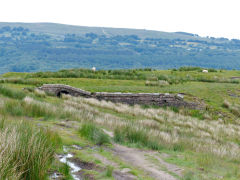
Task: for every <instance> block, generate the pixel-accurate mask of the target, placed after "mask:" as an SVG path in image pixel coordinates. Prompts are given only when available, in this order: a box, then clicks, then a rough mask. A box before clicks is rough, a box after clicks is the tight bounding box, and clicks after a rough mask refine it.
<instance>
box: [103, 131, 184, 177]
mask: <svg viewBox="0 0 240 180" xmlns="http://www.w3.org/2000/svg"><path fill="white" fill-rule="evenodd" d="M103 131H104V132H105V133H106V134H108V135H109V136H110V137H113V133H112V132H110V131H107V130H105V129H103ZM113 145H114V148H113V152H114V154H115V155H117V156H118V157H119V158H120V159H122V160H123V161H125V162H127V163H129V164H131V165H133V166H135V167H138V168H140V169H142V170H144V171H145V172H146V173H148V175H149V176H151V177H153V178H154V179H159V180H176V178H175V177H174V176H172V175H170V174H169V173H168V172H170V173H172V174H175V175H177V176H180V177H181V176H182V174H181V172H182V169H180V168H178V167H177V166H176V165H173V164H169V163H167V162H165V161H164V160H163V159H161V158H160V157H159V155H158V154H159V153H158V152H156V151H145V150H140V149H135V148H129V147H126V146H122V145H119V144H113ZM153 161H154V162H153ZM163 169H164V170H163Z"/></svg>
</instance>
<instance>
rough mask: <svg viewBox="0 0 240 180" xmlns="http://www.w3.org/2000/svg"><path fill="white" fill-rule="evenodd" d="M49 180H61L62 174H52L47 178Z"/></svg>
mask: <svg viewBox="0 0 240 180" xmlns="http://www.w3.org/2000/svg"><path fill="white" fill-rule="evenodd" d="M49 178H50V179H51V180H57V179H61V178H62V174H60V173H58V172H54V173H53V174H51V175H50V177H49Z"/></svg>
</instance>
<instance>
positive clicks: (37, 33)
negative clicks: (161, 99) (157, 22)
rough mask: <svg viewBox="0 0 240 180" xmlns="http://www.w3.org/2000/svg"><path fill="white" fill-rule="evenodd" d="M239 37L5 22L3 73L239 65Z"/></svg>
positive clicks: (0, 32)
mask: <svg viewBox="0 0 240 180" xmlns="http://www.w3.org/2000/svg"><path fill="white" fill-rule="evenodd" d="M239 49H240V40H237V39H232V40H228V39H226V38H213V37H209V38H203V37H199V36H198V35H196V34H191V33H186V32H176V33H167V32H160V31H149V30H137V29H118V28H100V27H83V26H70V25H62V24H53V23H0V73H5V72H36V71H57V70H59V69H65V68H91V67H93V66H94V67H96V68H97V69H130V68H147V67H148V68H155V69H169V68H178V67H182V66H201V67H205V68H217V69H239V67H240V50H239Z"/></svg>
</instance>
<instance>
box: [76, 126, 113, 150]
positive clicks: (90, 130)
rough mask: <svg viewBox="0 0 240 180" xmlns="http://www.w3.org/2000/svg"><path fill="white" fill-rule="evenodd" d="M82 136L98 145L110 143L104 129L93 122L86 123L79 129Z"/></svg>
mask: <svg viewBox="0 0 240 180" xmlns="http://www.w3.org/2000/svg"><path fill="white" fill-rule="evenodd" d="M79 133H80V134H81V136H83V137H86V138H87V139H88V140H91V141H93V142H94V143H96V144H97V145H103V144H109V143H110V138H109V136H108V135H107V134H105V133H104V132H103V130H102V129H100V128H99V127H97V126H96V125H95V124H93V123H84V124H83V125H82V127H81V128H80V129H79Z"/></svg>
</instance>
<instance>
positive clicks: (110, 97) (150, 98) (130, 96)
mask: <svg viewBox="0 0 240 180" xmlns="http://www.w3.org/2000/svg"><path fill="white" fill-rule="evenodd" d="M39 89H41V90H43V91H45V92H47V93H51V94H54V95H56V96H59V97H60V96H61V94H70V95H72V96H83V97H86V98H96V99H98V100H106V101H112V102H118V103H126V104H130V105H133V104H143V105H156V106H174V107H188V108H191V109H201V107H200V106H199V104H197V103H194V102H186V101H184V99H183V97H182V95H179V94H168V93H107V92H96V93H90V92H88V91H84V90H82V89H78V88H74V87H71V86H67V85H62V84H44V85H43V86H42V87H40V88H39Z"/></svg>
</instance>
